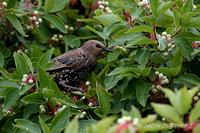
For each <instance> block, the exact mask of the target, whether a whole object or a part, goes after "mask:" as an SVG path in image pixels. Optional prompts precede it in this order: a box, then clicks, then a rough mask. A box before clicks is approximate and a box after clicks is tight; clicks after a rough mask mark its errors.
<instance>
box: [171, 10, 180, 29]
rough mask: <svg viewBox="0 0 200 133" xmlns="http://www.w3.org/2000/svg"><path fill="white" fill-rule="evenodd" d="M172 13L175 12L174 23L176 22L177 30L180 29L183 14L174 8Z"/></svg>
mask: <svg viewBox="0 0 200 133" xmlns="http://www.w3.org/2000/svg"><path fill="white" fill-rule="evenodd" d="M172 11H173V14H174V16H173V17H174V22H175V25H176V28H179V27H180V18H181V14H180V13H179V12H178V11H177V10H175V9H174V8H172Z"/></svg>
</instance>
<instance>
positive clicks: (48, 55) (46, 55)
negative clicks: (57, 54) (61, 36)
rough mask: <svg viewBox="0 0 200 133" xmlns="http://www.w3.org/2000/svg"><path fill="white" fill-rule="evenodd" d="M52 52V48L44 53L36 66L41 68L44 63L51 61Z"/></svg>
mask: <svg viewBox="0 0 200 133" xmlns="http://www.w3.org/2000/svg"><path fill="white" fill-rule="evenodd" d="M53 51H54V48H52V49H50V50H48V51H47V52H46V53H44V54H43V55H42V56H41V58H40V60H39V62H38V64H39V65H40V66H43V65H45V64H46V63H48V62H49V61H50V59H51V56H52V54H53Z"/></svg>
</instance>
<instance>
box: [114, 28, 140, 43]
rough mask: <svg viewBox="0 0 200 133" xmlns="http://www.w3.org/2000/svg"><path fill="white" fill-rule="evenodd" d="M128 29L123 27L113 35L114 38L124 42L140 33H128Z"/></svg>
mask: <svg viewBox="0 0 200 133" xmlns="http://www.w3.org/2000/svg"><path fill="white" fill-rule="evenodd" d="M127 30H128V29H123V30H120V31H118V32H117V33H116V34H115V35H114V36H112V39H114V40H115V41H116V42H123V41H129V40H131V39H133V37H135V36H138V33H127V34H125V32H126V31H127Z"/></svg>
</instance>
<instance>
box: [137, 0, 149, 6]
mask: <svg viewBox="0 0 200 133" xmlns="http://www.w3.org/2000/svg"><path fill="white" fill-rule="evenodd" d="M148 4H149V1H148V0H142V1H140V2H139V3H138V6H148Z"/></svg>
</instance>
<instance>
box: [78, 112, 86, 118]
mask: <svg viewBox="0 0 200 133" xmlns="http://www.w3.org/2000/svg"><path fill="white" fill-rule="evenodd" d="M86 114H87V113H86V112H85V111H83V112H82V113H81V115H77V116H76V117H77V118H80V119H83V118H84V117H85V115H86Z"/></svg>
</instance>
